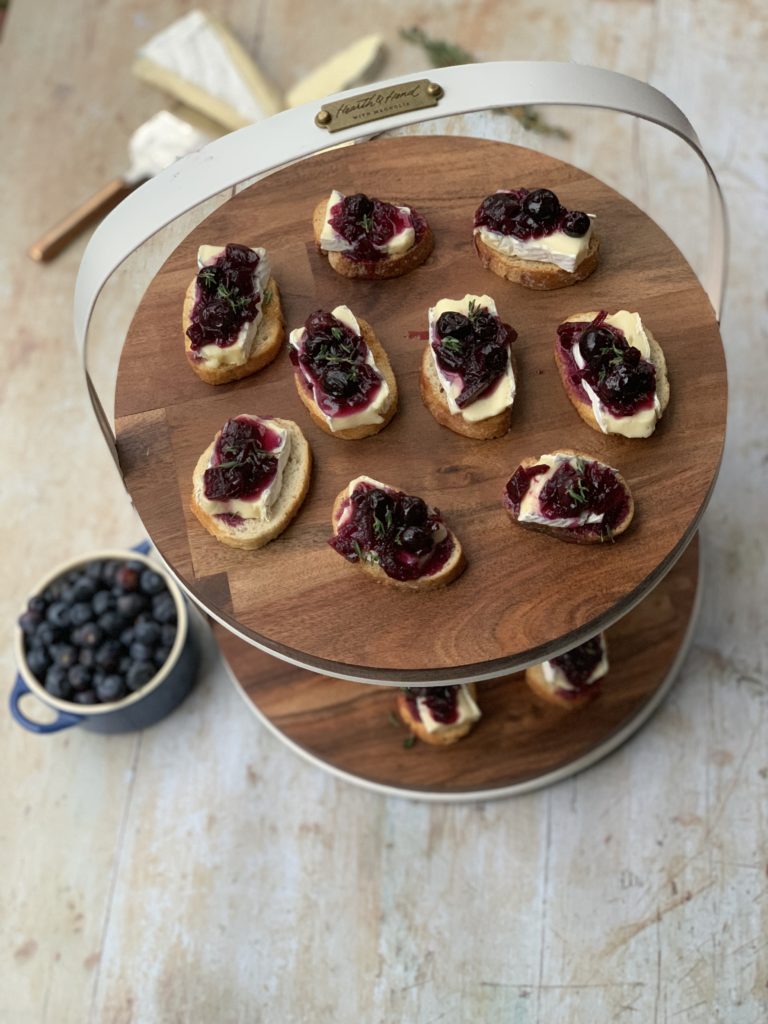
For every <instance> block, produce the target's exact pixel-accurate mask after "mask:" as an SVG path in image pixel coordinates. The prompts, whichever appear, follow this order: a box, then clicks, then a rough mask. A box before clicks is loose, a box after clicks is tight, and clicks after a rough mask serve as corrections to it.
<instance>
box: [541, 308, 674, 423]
mask: <svg viewBox="0 0 768 1024" xmlns="http://www.w3.org/2000/svg"><path fill="white" fill-rule="evenodd" d="M555 363H556V364H557V369H558V371H559V373H560V379H561V381H562V383H563V387H564V388H565V392H566V394H567V395H568V398H569V399H570V401H571V404H572V405H573V406H574V408H575V409H576V411H577V412H578V414H579V416H581V418H582V419H583V420H584V422H585V423H587V424H589V426H590V427H592V429H593V430H597V431H600V433H603V434H621V435H622V436H623V437H650V435H651V434H652V433H653V432H654V430H655V429H656V424H657V423H658V421H659V420H660V419H661V417H662V415H663V413H664V410H665V409H666V408H667V405H668V404H669V379H668V377H667V364H666V360H665V359H664V353H663V352H662V349H661V346H660V345H659V343H658V342H657V341H656V339H655V338H654V336H653V335H652V334H651V332H650V331H649V330H648V328H647V327H645V326H644V325H643V322H642V320H641V319H640V314H639V313H630V312H628V311H627V310H626V309H621V310H619V312H618V313H611V314H608V313H606V312H605V311H604V310H603V311H601V312H591V313H576V314H574V315H573V316H570V317H568V319H567V320H566V321H565V322H564V323H562V324H560V326H559V327H558V329H557V340H556V342H555Z"/></svg>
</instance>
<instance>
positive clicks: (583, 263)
mask: <svg viewBox="0 0 768 1024" xmlns="http://www.w3.org/2000/svg"><path fill="white" fill-rule="evenodd" d="M592 219H593V218H592V217H590V215H589V214H586V213H582V212H581V211H580V210H567V209H566V208H565V207H564V206H563V205H562V204H561V202H560V200H559V199H558V197H557V196H556V195H555V193H554V192H552V191H551V190H550V189H548V188H535V189H530V190H529V189H527V188H516V189H500V190H499V191H497V192H493V193H492V194H491V195H489V196H486V197H485V199H484V200H483V201H482V203H481V204H480V206H479V207H478V208H477V210H476V212H475V225H474V241H475V250H476V251H477V254H478V256H479V257H480V261H481V263H482V264H483V267H485V269H486V270H490V271H492V272H493V273H494V274H497V275H498V276H499V277H503V278H505V280H507V281H513V282H514V283H515V284H521V285H523V286H524V287H525V288H534V289H538V290H542V291H549V290H551V289H554V288H565V287H567V286H568V285H572V284H576V283H577V282H579V281H583V280H584V279H585V278H586V277H589V275H590V274H591V273H593V272H594V270H595V268H596V267H597V263H598V254H599V251H600V241H599V239H598V237H597V234H596V233H595V231H594V230H593V227H592Z"/></svg>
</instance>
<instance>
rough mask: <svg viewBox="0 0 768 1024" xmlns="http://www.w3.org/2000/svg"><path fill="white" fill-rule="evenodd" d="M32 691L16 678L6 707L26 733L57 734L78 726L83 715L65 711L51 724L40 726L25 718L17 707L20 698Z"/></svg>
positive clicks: (19, 678)
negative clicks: (62, 730)
mask: <svg viewBox="0 0 768 1024" xmlns="http://www.w3.org/2000/svg"><path fill="white" fill-rule="evenodd" d="M31 692H32V691H31V690H30V688H29V687H28V686H27V684H26V683H25V682H24V680H23V679H22V678H21V676H16V682H15V683H14V684H13V689H12V690H11V695H10V697H9V698H8V706H9V708H10V709H11V714H12V715H13V717H14V718H15V719H16V721H17V722H18V723H19V725H20V726H22V728H24V729H26V730H27V732H37V733H44V732H59V731H60V730H61V729H69V728H70V726H73V725H79V724H80V722H82V720H83V718H84V716H83V715H70V714H68V713H67V712H66V711H59V712H58V713H57V716H56V718H55V719H54V721H53V722H48V723H46V724H42V723H40V722H35V721H33V720H32V719H31V718H27V716H26V715H25V714H24V712H23V711H22V710H21V708H20V707H19V703H20V701H21V698H22V697H24V696H26V694H28V693H31Z"/></svg>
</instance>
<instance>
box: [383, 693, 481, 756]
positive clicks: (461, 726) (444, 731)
mask: <svg viewBox="0 0 768 1024" xmlns="http://www.w3.org/2000/svg"><path fill="white" fill-rule="evenodd" d="M466 687H467V692H468V693H469V695H470V697H471V698H472V700H476V693H477V688H476V687H475V684H474V683H467V684H466ZM395 703H396V707H397V713H398V715H399V716H400V720H401V721H402V722H403V723H404V724H405V725H407V726H408V728H409V729H410V731H411V732H412V733H413V735H414V736H417V737H418V738H419V739H420V740H422V741H423V742H424V743H430V744H431V745H432V746H435V747H446V746H448V745H449V744H451V743H456V742H458V741H459V740H460V739H462V737H464V736H466V735H467V734H468V733H469V732H471V731H472V728H473V727H474V726H475V725H477V722H473V721H466V722H460V723H458V724H455V725H446V726H443V727H442V728H441V729H439V730H437V731H436V732H430V731H429V730H428V729H427V727H426V726H425V725H424V723H423V722H422V720H421V719H420V718H419V717H418V715H414V713H413V711H412V710H411V706H410V704H409V703H408V697H407V694H406V693H405V691H404V690H398V692H397V697H396V702H395Z"/></svg>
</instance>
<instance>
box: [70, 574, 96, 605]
mask: <svg viewBox="0 0 768 1024" xmlns="http://www.w3.org/2000/svg"><path fill="white" fill-rule="evenodd" d="M72 593H73V596H74V599H75V601H91V600H92V598H93V595H94V594H95V593H96V583H95V581H94V580H92V579H91V578H90V577H89V576H81V577H80V579H79V580H78V581H77V583H75V584H74V586H73V587H72Z"/></svg>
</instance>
